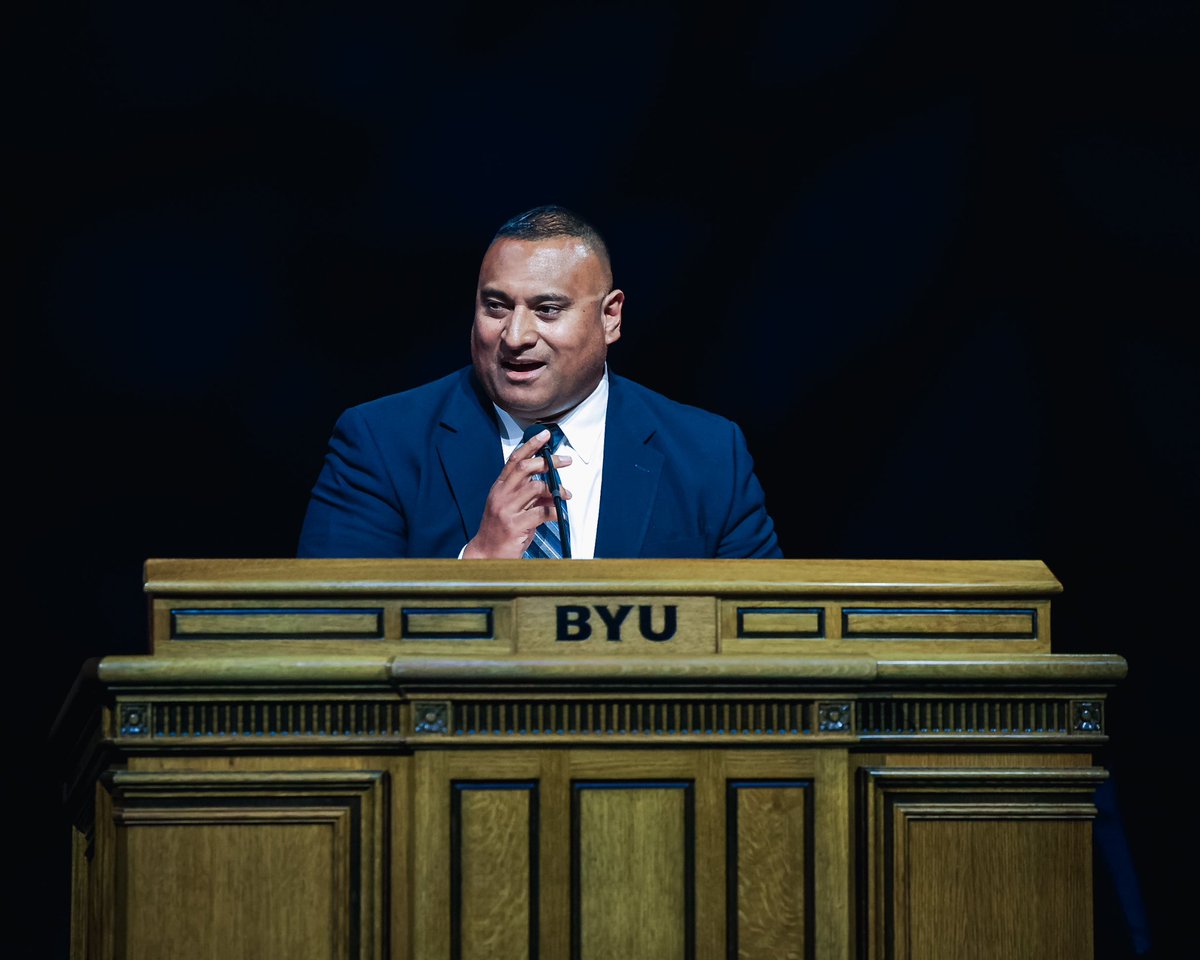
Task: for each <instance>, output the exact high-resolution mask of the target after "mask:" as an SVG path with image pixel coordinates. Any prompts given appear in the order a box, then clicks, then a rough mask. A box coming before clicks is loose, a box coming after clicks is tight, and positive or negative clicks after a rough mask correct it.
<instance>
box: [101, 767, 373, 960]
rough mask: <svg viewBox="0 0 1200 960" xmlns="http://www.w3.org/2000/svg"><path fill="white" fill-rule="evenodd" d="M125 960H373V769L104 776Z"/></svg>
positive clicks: (118, 944)
mask: <svg viewBox="0 0 1200 960" xmlns="http://www.w3.org/2000/svg"><path fill="white" fill-rule="evenodd" d="M105 781H106V783H107V785H108V788H109V791H110V792H111V796H112V820H113V823H114V828H115V839H116V847H115V858H114V864H113V871H114V872H113V877H114V882H115V887H116V902H117V903H120V904H121V905H122V908H121V914H120V916H119V918H118V922H117V923H116V926H115V952H116V955H117V956H119V957H122V958H126V960H138V958H146V960H161V958H163V957H171V958H172V960H177V958H179V960H193V958H194V960H232V958H241V957H245V958H257V957H274V956H286V957H288V958H289V960H291V958H293V957H300V958H306V957H312V958H318V957H319V958H331V957H332V958H337V960H341V958H346V960H349V958H354V960H360V958H362V960H366V958H372V957H382V956H384V955H385V953H386V941H387V918H386V913H385V911H384V910H383V909H382V898H383V894H384V885H385V884H384V876H385V875H386V871H387V866H386V864H387V847H386V844H385V836H384V833H385V831H384V824H385V822H386V809H387V800H386V794H387V789H386V784H387V778H386V776H385V775H384V774H383V773H381V772H379V771H359V770H339V771H311V772H291V771H287V772H283V771H268V770H260V771H245V772H229V771H219V772H218V771H213V772H209V771H200V770H196V771H190V772H150V771H145V772H142V771H113V772H111V773H109V774H106V776H105Z"/></svg>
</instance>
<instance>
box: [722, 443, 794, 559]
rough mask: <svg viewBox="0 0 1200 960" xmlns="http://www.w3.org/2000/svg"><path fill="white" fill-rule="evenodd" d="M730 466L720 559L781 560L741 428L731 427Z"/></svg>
mask: <svg viewBox="0 0 1200 960" xmlns="http://www.w3.org/2000/svg"><path fill="white" fill-rule="evenodd" d="M732 426H733V431H732V438H731V439H732V452H731V463H732V466H733V477H732V481H733V490H732V493H731V496H730V498H729V512H728V514H727V515H726V517H725V524H724V529H723V531H722V534H721V540H720V543H718V544H717V556H718V557H722V558H731V559H737V558H760V559H776V560H777V559H780V558H781V557H782V556H783V552H782V551H781V550H780V549H779V540H778V538H777V537H776V536H775V523H774V521H773V520H772V519H771V515H770V514H769V513H767V504H766V497H765V495H764V494H763V488H762V484H760V483H759V482H758V477H757V476H755V474H754V461H753V459H752V458H751V456H750V451H749V449H747V447H746V438H745V436H744V435H743V434H742V431H741V428H740V427H738V426H737V424H733V425H732Z"/></svg>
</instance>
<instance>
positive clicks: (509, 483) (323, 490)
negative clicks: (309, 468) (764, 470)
mask: <svg viewBox="0 0 1200 960" xmlns="http://www.w3.org/2000/svg"><path fill="white" fill-rule="evenodd" d="M624 303H625V294H624V293H622V292H621V291H620V290H618V289H616V288H615V287H613V281H612V268H611V266H610V262H609V257H608V249H607V247H606V246H605V244H604V241H603V239H602V238H601V237H600V235H599V233H597V231H596V230H595V228H593V227H592V226H591V225H590V224H588V223H587V222H586V221H584V220H583V219H581V218H580V217H578V216H577V215H576V214H574V213H572V212H571V211H569V210H566V209H564V208H562V207H558V206H545V207H537V208H535V209H533V210H529V211H527V212H525V213H522V214H519V215H518V216H516V217H513V218H512V219H511V220H509V221H508V222H507V223H505V224H504V225H503V226H502V227H501V228H500V229H499V230H498V231H497V233H496V236H495V237H494V238H493V240H492V242H491V245H490V246H489V247H488V249H487V253H486V254H485V255H484V258H483V263H482V265H481V266H480V269H479V284H478V288H477V290H476V294H475V322H474V325H473V326H472V328H471V366H470V367H466V368H464V369H462V370H459V371H457V372H456V373H452V374H450V375H449V376H447V377H443V378H442V379H440V380H435V381H434V382H433V383H429V384H426V385H424V386H421V387H417V388H416V389H413V390H408V391H405V392H404V393H398V394H394V395H392V396H389V397H384V398H382V399H380V400H375V401H372V402H370V403H365V404H363V405H361V406H358V407H354V408H352V409H350V410H348V411H346V412H345V413H344V414H343V415H342V416H341V418H340V419H339V420H338V422H337V425H336V426H335V428H334V432H333V437H332V438H331V439H330V442H329V452H328V454H327V455H326V457H325V464H324V467H323V468H322V470H321V474H320V476H319V477H318V479H317V483H316V486H315V487H314V488H313V492H312V498H311V500H310V501H309V505H308V513H307V515H306V517H305V520H304V527H303V530H302V532H301V534H300V546H299V550H298V553H299V555H300V556H302V557H466V558H472V559H474V558H496V559H500V558H509V559H517V558H520V557H531V558H558V557H575V558H583V559H587V558H592V557H779V556H781V554H780V550H779V545H778V542H777V540H776V537H775V527H774V524H773V522H772V520H771V517H770V515H769V514H768V513H767V510H766V505H765V503H764V500H763V491H762V487H761V486H760V485H759V482H758V479H757V477H755V475H754V468H753V463H752V461H751V458H750V454H749V452H748V451H747V449H746V441H745V438H744V437H743V436H742V432H741V430H739V429H738V427H737V426H736V425H735V424H733V423H731V422H730V421H728V420H725V419H724V418H722V417H718V416H716V415H714V414H711V413H707V412H705V411H703V410H699V409H697V408H695V407H689V406H684V405H683V404H679V403H675V402H674V401H672V400H668V399H667V398H666V397H663V396H662V395H660V394H657V393H654V392H653V391H651V390H647V389H646V388H645V387H642V386H639V385H638V384H636V383H633V382H632V381H630V380H626V379H624V378H622V377H619V376H617V375H615V374H613V373H610V372H609V371H608V368H607V364H606V360H607V356H608V348H609V346H610V345H611V344H613V343H615V342H616V341H617V340H618V339H619V338H620V336H621V310H622V307H623V306H624Z"/></svg>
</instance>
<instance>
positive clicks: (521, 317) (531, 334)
mask: <svg viewBox="0 0 1200 960" xmlns="http://www.w3.org/2000/svg"><path fill="white" fill-rule="evenodd" d="M537 339H538V332H537V318H536V317H535V316H534V315H533V311H531V310H527V309H526V308H525V307H521V306H518V307H516V308H515V309H514V310H513V312H512V314H511V315H510V316H509V318H508V325H507V326H506V327H505V328H504V345H505V346H506V347H508V348H509V349H510V350H518V349H524V348H525V347H532V346H533V345H534V344H535V343H537Z"/></svg>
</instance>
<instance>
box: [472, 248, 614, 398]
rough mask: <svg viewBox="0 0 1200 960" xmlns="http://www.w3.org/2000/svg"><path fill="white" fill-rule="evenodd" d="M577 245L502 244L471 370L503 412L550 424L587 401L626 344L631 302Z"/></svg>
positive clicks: (483, 292)
mask: <svg viewBox="0 0 1200 960" xmlns="http://www.w3.org/2000/svg"><path fill="white" fill-rule="evenodd" d="M609 283H610V278H609V273H608V271H607V270H606V269H605V265H604V264H603V263H602V262H601V260H600V258H599V257H597V256H596V254H595V253H593V252H592V251H591V250H590V249H589V248H588V247H587V245H586V244H584V243H583V241H581V240H578V239H576V238H574V237H555V238H554V239H552V240H514V239H509V238H504V239H501V240H498V241H496V242H495V243H493V244H492V245H491V247H489V248H488V252H487V253H486V254H485V255H484V258H483V264H482V265H481V266H480V268H479V286H478V288H477V289H476V292H475V324H474V326H473V327H472V328H471V362H472V363H474V364H475V373H476V376H478V377H479V380H480V382H481V383H482V384H483V388H484V390H486V391H487V394H488V396H490V397H491V398H492V400H493V401H494V402H495V403H496V405H497V406H499V407H501V408H502V409H504V410H506V411H508V412H509V413H510V414H512V415H513V416H514V417H516V418H517V419H519V420H549V419H551V418H554V417H557V416H559V415H560V414H562V413H565V412H566V411H568V410H570V409H571V408H572V407H574V406H576V405H577V404H578V403H579V402H580V401H582V400H583V399H585V398H586V397H587V395H588V394H589V393H591V392H592V390H594V389H595V387H596V384H597V383H599V382H600V377H601V376H602V375H603V374H604V358H605V357H606V356H607V354H608V346H609V344H611V343H615V342H616V341H617V339H618V338H619V337H620V336H621V307H622V305H623V303H624V301H625V295H624V294H623V293H622V292H621V291H620V290H611V291H610V290H609V289H608V287H609Z"/></svg>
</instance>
